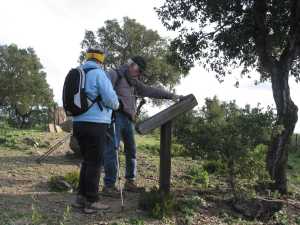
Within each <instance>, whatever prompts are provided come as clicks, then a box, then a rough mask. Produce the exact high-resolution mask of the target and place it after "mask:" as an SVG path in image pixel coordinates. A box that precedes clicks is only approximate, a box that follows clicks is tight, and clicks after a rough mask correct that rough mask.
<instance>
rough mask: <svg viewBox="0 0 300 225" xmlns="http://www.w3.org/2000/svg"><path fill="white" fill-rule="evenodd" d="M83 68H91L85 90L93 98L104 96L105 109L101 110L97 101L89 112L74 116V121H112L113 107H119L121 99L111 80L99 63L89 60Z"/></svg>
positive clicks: (103, 104) (114, 108) (115, 108)
mask: <svg viewBox="0 0 300 225" xmlns="http://www.w3.org/2000/svg"><path fill="white" fill-rule="evenodd" d="M81 67H82V68H83V69H90V68H95V69H93V70H90V71H89V72H88V73H87V74H86V86H85V90H86V93H87V95H88V96H89V97H90V98H91V99H95V98H96V97H97V96H99V95H100V96H101V97H102V102H101V104H102V106H103V111H101V110H100V108H99V106H98V104H97V103H95V104H94V105H93V106H92V107H91V108H90V109H89V110H88V111H87V112H85V113H83V114H81V115H79V116H74V117H73V122H94V123H106V124H110V123H111V114H112V109H113V110H117V109H118V108H119V101H118V96H117V95H116V92H115V91H114V89H113V87H112V84H111V81H110V79H109V78H108V76H107V75H106V73H105V72H104V70H103V69H102V68H101V67H100V65H99V64H97V63H96V62H93V61H87V62H86V63H85V64H83V65H82V66H81Z"/></svg>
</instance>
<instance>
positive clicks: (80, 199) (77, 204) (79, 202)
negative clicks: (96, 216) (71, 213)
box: [72, 195, 86, 209]
mask: <svg viewBox="0 0 300 225" xmlns="http://www.w3.org/2000/svg"><path fill="white" fill-rule="evenodd" d="M85 202H86V199H85V197H84V196H82V195H76V198H75V201H74V202H73V203H72V206H73V207H74V208H78V209H82V208H84V205H85Z"/></svg>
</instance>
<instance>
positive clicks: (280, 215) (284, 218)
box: [274, 210, 290, 225]
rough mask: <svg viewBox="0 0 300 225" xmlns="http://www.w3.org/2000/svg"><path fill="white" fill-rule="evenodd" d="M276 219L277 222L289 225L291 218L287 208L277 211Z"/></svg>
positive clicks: (281, 224)
mask: <svg viewBox="0 0 300 225" xmlns="http://www.w3.org/2000/svg"><path fill="white" fill-rule="evenodd" d="M274 220H275V222H276V223H277V224H280V225H289V224H290V219H289V216H288V214H287V212H286V211H285V210H280V211H279V212H277V213H275V215H274Z"/></svg>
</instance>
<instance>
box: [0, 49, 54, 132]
mask: <svg viewBox="0 0 300 225" xmlns="http://www.w3.org/2000/svg"><path fill="white" fill-rule="evenodd" d="M42 69H43V66H42V64H41V63H40V60H39V58H38V57H37V55H36V54H35V52H34V50H33V49H32V48H27V49H20V48H18V47H17V46H16V45H9V46H6V45H2V46H0V83H1V88H0V96H1V97H0V114H3V115H6V116H7V117H9V118H10V120H12V121H14V122H16V123H17V124H18V125H19V126H21V127H22V126H23V125H24V124H25V123H30V122H31V121H30V120H31V119H33V118H32V117H34V114H35V113H34V112H36V111H43V110H44V109H45V108H47V107H49V106H51V105H52V104H53V93H52V90H51V89H50V87H49V85H48V83H47V80H46V73H45V72H44V71H43V70H42Z"/></svg>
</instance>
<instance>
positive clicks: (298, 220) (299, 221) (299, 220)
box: [295, 216, 300, 225]
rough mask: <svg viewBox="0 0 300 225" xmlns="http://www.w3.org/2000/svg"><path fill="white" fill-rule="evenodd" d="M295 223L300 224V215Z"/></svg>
mask: <svg viewBox="0 0 300 225" xmlns="http://www.w3.org/2000/svg"><path fill="white" fill-rule="evenodd" d="M295 223H296V224H297V225H300V216H298V217H296V218H295Z"/></svg>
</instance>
